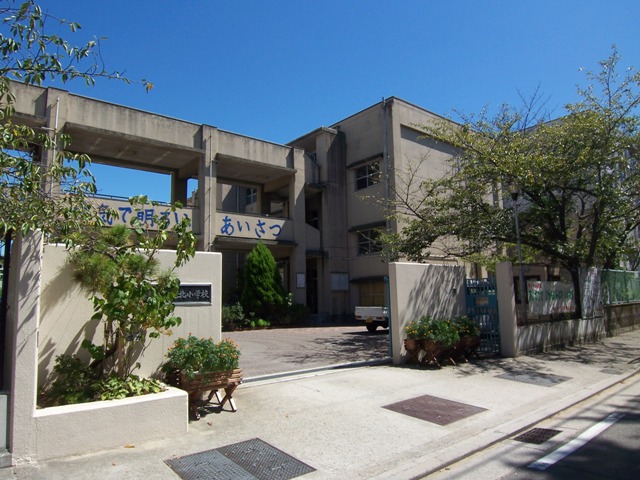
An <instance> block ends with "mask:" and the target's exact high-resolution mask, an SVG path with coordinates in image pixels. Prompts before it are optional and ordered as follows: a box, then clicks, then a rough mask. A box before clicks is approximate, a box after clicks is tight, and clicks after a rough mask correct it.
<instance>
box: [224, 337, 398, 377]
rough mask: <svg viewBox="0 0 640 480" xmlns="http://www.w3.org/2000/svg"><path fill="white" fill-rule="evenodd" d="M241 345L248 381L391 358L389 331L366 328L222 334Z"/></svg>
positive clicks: (241, 363)
mask: <svg viewBox="0 0 640 480" xmlns="http://www.w3.org/2000/svg"><path fill="white" fill-rule="evenodd" d="M222 337H223V338H231V339H232V340H234V341H235V342H237V343H238V345H239V347H240V351H241V355H240V367H242V369H243V373H244V377H245V378H252V377H258V376H262V375H272V374H277V373H284V372H292V371H298V370H306V369H310V368H319V367H327V366H331V365H341V364H345V363H353V362H364V361H371V360H379V359H384V358H387V357H389V335H388V330H384V329H378V330H377V331H376V332H375V333H369V332H367V330H366V329H365V327H364V326H346V327H344V326H329V327H310V328H274V329H266V330H244V331H239V332H222Z"/></svg>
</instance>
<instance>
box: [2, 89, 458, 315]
mask: <svg viewBox="0 0 640 480" xmlns="http://www.w3.org/2000/svg"><path fill="white" fill-rule="evenodd" d="M13 89H14V92H15V94H16V98H17V103H16V116H15V118H16V121H19V122H22V123H25V124H28V125H30V126H32V127H35V128H43V129H47V131H49V132H51V134H52V135H55V134H59V133H66V134H69V135H70V136H71V139H72V141H71V146H70V148H69V149H70V150H71V151H73V152H76V153H86V154H88V155H89V156H90V157H91V159H92V162H94V163H102V164H107V165H112V166H117V167H122V168H124V169H139V170H144V171H149V172H157V173H163V174H167V175H170V176H171V195H170V198H171V201H172V202H173V201H180V202H181V203H183V205H184V206H185V207H184V208H183V209H181V210H180V211H179V212H178V213H177V215H186V216H189V217H190V218H191V219H192V228H193V231H194V233H195V234H196V235H197V239H198V249H199V250H201V251H216V252H221V253H222V257H223V260H222V264H223V267H222V268H223V302H224V303H227V304H229V303H233V302H234V301H235V300H236V299H237V295H238V288H237V278H238V273H239V272H240V271H241V269H242V265H243V260H244V257H245V256H246V254H247V253H248V252H249V251H250V250H251V248H252V247H253V246H254V245H256V244H257V243H258V242H259V241H261V242H263V243H264V244H265V245H266V246H267V247H268V248H269V249H270V250H271V252H272V253H273V255H274V257H275V258H276V260H277V261H278V264H279V265H280V269H281V273H282V276H283V279H284V282H285V287H286V288H287V290H288V291H290V292H291V293H292V295H293V301H294V302H296V303H300V304H305V305H307V306H308V307H309V309H310V310H311V312H312V314H313V315H314V316H315V317H314V318H316V320H317V321H318V322H325V321H340V320H341V319H342V318H348V317H349V316H350V315H352V314H353V310H354V307H355V306H356V305H362V304H367V305H385V304H388V287H387V285H386V284H385V278H386V277H387V276H388V274H389V272H388V262H387V261H386V260H385V258H383V256H382V255H381V251H380V244H379V242H378V241H377V236H378V235H379V232H380V231H383V230H387V231H391V232H394V231H397V230H398V229H399V228H400V227H401V226H400V225H398V224H397V223H396V222H395V221H392V220H389V216H388V214H389V206H390V204H391V199H392V197H393V195H395V191H396V188H397V185H399V184H401V183H402V181H401V178H400V177H401V176H402V175H403V173H404V172H406V171H407V169H408V168H409V167H410V165H417V166H418V167H417V168H418V171H419V175H418V177H417V178H427V177H438V176H441V175H442V174H443V173H444V172H445V171H446V169H447V168H448V164H447V163H446V159H447V158H449V157H450V156H451V154H452V153H453V152H452V151H450V150H449V149H448V148H447V147H446V146H443V145H437V144H435V142H433V141H431V140H429V139H427V138H424V137H423V136H422V133H421V131H420V129H419V125H425V124H429V123H430V122H432V121H434V120H435V119H437V118H439V117H437V116H436V115H434V114H432V113H430V112H428V111H426V110H424V109H422V108H420V107H417V106H415V105H412V104H410V103H408V102H406V101H404V100H401V99H399V98H395V97H391V98H388V99H385V100H383V101H381V102H378V103H376V104H374V105H372V106H371V107H369V108H366V109H365V110H362V111H360V112H358V113H355V114H354V115H352V116H350V117H348V118H345V119H343V120H341V121H339V122H337V123H334V124H332V125H330V126H329V127H321V128H318V129H316V130H314V131H312V132H310V133H308V134H306V135H304V136H302V137H300V138H298V139H296V140H293V141H292V142H290V143H289V144H287V145H279V144H275V143H271V142H268V141H263V140H257V139H254V138H249V137H246V136H243V135H239V134H235V133H231V132H227V131H224V130H221V129H219V128H217V127H213V126H209V125H202V124H197V123H192V122H188V121H183V120H177V119H173V118H168V117H166V116H162V115H156V114H153V113H148V112H143V111H140V110H136V109H132V108H128V107H125V106H120V105H114V104H111V103H106V102H102V101H99V100H95V99H90V98H86V97H82V96H78V95H74V94H72V93H70V92H67V91H63V90H59V89H54V88H42V87H36V86H28V85H24V84H14V85H13ZM50 158H51V155H50V153H47V152H44V154H43V160H44V161H45V162H46V161H49V159H50ZM122 172H123V173H122V174H123V175H126V170H122ZM188 185H191V186H193V185H196V186H197V187H196V188H195V189H193V191H189V189H190V188H192V187H188ZM106 193H108V192H106ZM135 194H137V192H131V195H135ZM95 201H96V202H97V203H98V205H108V206H110V207H112V208H114V209H116V211H118V212H119V213H120V217H119V219H116V220H115V221H116V222H117V221H121V222H127V221H128V218H129V217H128V215H129V214H131V210H130V208H129V206H128V202H126V201H124V199H117V198H110V197H99V198H96V199H95ZM155 208H160V209H161V208H162V206H159V207H155ZM156 213H157V212H156ZM435 258H436V259H437V256H436V257H435ZM441 261H442V263H447V262H446V261H445V260H444V259H441Z"/></svg>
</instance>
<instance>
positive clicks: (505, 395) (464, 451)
mask: <svg viewBox="0 0 640 480" xmlns="http://www.w3.org/2000/svg"><path fill="white" fill-rule="evenodd" d="M637 357H640V330H638V331H635V332H633V333H630V334H626V335H622V336H619V337H615V338H610V339H606V340H605V341H603V342H601V343H597V344H592V345H587V346H582V347H575V348H568V349H566V350H563V351H561V352H553V353H549V354H543V355H534V356H526V357H519V358H517V359H485V360H477V361H473V362H472V363H470V364H464V365H459V366H456V367H453V366H448V367H445V368H442V369H440V370H435V369H424V368H417V367H411V366H401V367H396V366H391V365H378V366H370V367H360V368H342V369H332V370H322V371H314V372H310V373H306V374H302V373H301V374H298V375H294V376H287V377H283V378H279V379H277V380H263V381H253V382H248V383H246V384H244V385H242V386H241V387H240V388H239V389H238V390H237V391H236V395H235V398H236V401H237V405H238V411H237V412H236V413H231V412H227V411H225V412H218V411H216V410H213V409H212V410H211V412H210V413H208V414H206V415H204V416H203V417H202V419H201V420H200V421H198V422H195V421H194V422H191V423H190V431H189V433H188V434H187V435H184V436H182V437H179V438H174V439H168V440H163V441H153V442H148V443H146V444H143V445H135V446H128V447H134V448H126V447H125V446H123V448H120V449H115V450H110V451H105V452H100V453H96V454H92V455H84V456H80V457H74V458H64V459H59V460H54V461H49V462H45V463H41V464H36V465H29V466H20V467H15V468H10V469H4V470H2V471H0V479H8V478H20V479H47V480H57V479H65V480H66V479H69V478H74V479H85V478H86V479H92V480H98V479H124V478H126V479H148V478H153V479H172V480H176V479H178V478H181V477H179V476H178V475H177V474H176V473H175V472H174V470H172V468H170V467H169V465H168V464H167V463H166V461H167V460H169V461H173V462H174V466H179V465H180V464H181V462H182V463H183V464H184V465H187V466H190V467H192V468H195V469H196V470H197V469H204V468H207V465H209V464H213V467H212V469H213V470H212V472H213V473H209V474H207V475H206V476H204V477H198V476H196V475H195V471H192V473H194V475H193V476H189V477H184V478H191V479H195V478H229V479H235V478H293V477H291V476H285V475H284V474H285V473H287V472H289V471H291V470H287V469H295V468H298V469H299V470H297V473H296V474H301V473H304V472H308V473H305V474H304V475H303V476H302V477H301V478H308V479H345V478H349V479H357V478H361V479H411V478H420V477H421V476H424V475H426V474H428V473H430V472H434V471H437V470H438V469H440V468H442V467H443V466H445V465H447V464H450V463H451V462H453V461H455V460H457V459H460V458H463V457H465V456H467V455H469V454H471V453H474V452H477V451H480V450H482V449H484V448H487V447H488V446H490V445H492V444H494V443H495V442H498V441H500V440H502V439H504V438H508V437H510V436H512V435H514V434H516V433H520V432H522V431H525V430H527V429H529V428H530V427H531V426H533V425H534V424H535V423H537V422H538V421H540V420H542V419H544V418H547V417H549V416H551V415H554V414H555V413H557V412H558V411H561V410H563V409H566V408H568V407H569V406H572V405H574V404H576V403H577V402H580V401H581V400H583V399H585V398H589V397H591V396H593V395H595V394H597V393H598V392H601V391H603V390H605V389H607V388H609V387H610V386H612V385H615V384H617V383H619V382H623V381H631V380H629V379H630V377H632V376H634V375H637V374H638V372H639V371H640V363H637V362H635V363H629V361H630V360H632V359H634V358H637ZM634 378H635V377H634ZM432 397H435V400H436V403H437V404H438V405H442V404H444V405H445V406H447V409H445V410H444V411H442V412H441V413H442V415H439V414H438V412H434V411H433V410H434V408H435V407H431V406H430V405H431V404H429V403H427V404H425V403H422V407H420V408H417V409H416V408H415V407H416V405H418V406H420V405H421V403H420V402H424V401H425V399H432ZM400 402H404V403H400ZM452 402H455V403H452ZM403 406H406V411H404V410H403ZM412 408H413V412H414V413H415V412H417V413H418V414H421V413H425V412H426V413H428V416H429V420H424V419H421V418H416V417H414V416H410V415H407V414H405V413H411V409H412ZM452 412H453V413H452ZM450 414H451V415H453V414H455V415H453V417H454V418H453V420H454V421H452V422H451V423H446V420H451V418H443V417H448V416H449V415H450ZM443 420H444V421H443ZM140 421H144V419H142V418H141V419H140ZM122 428H130V426H127V425H123V426H122ZM99 434H100V432H96V435H99ZM200 452H205V453H200ZM221 452H225V454H228V455H229V457H225V456H224V455H223V454H222V453H221ZM234 452H235V453H234ZM238 452H240V454H242V455H245V457H246V455H249V454H250V453H252V452H253V453H256V454H257V456H254V457H252V459H250V461H249V462H248V463H245V464H244V466H245V468H246V469H247V470H246V471H252V469H253V475H252V476H249V475H248V474H246V473H244V474H243V476H240V475H239V474H238V470H237V468H238V465H239V464H240V463H241V460H242V459H240V457H238V456H237V455H239V453H238ZM191 454H199V455H198V458H199V461H198V462H193V461H192V460H193V458H194V457H188V455H191ZM233 455H236V457H234V456H233ZM242 455H240V456H242ZM270 455H276V456H278V455H279V457H278V458H277V459H274V460H273V461H272V460H271V458H272V457H270ZM229 458H232V459H235V460H233V461H232V460H229ZM243 458H244V457H243ZM189 462H191V463H189ZM208 462H209V463H208ZM225 462H226V463H225ZM273 462H275V463H273ZM184 465H183V466H184ZM234 469H235V470H234ZM278 469H280V470H278ZM285 470H286V471H285ZM279 472H282V474H283V475H281V476H278V475H279Z"/></svg>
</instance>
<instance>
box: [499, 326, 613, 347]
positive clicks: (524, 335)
mask: <svg viewBox="0 0 640 480" xmlns="http://www.w3.org/2000/svg"><path fill="white" fill-rule="evenodd" d="M500 320H501V321H502V319H500ZM606 336H607V332H606V328H605V323H604V318H603V317H598V318H589V319H577V320H559V321H554V322H544V323H537V324H534V325H528V326H523V327H519V328H518V346H517V351H518V354H519V355H526V354H529V353H539V352H545V351H547V350H554V349H559V348H564V347H566V346H569V345H579V344H581V343H590V342H597V341H598V340H600V339H602V338H604V337H606Z"/></svg>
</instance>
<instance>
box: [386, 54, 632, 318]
mask: <svg viewBox="0 0 640 480" xmlns="http://www.w3.org/2000/svg"><path fill="white" fill-rule="evenodd" d="M618 63H619V56H618V52H617V49H616V48H615V47H613V52H612V54H611V56H610V57H609V58H608V59H606V60H604V61H602V62H600V67H601V71H600V72H599V73H595V74H594V73H591V72H589V73H587V78H588V80H589V81H590V82H591V84H590V85H589V86H587V87H586V88H582V89H579V94H580V96H581V100H580V101H579V102H577V103H575V104H570V105H567V106H566V115H565V116H563V117H561V118H559V119H556V120H554V121H549V119H548V116H547V115H545V114H543V113H541V112H542V110H541V103H540V97H539V96H538V95H537V94H536V95H534V96H533V97H532V98H531V100H529V101H527V102H524V107H523V108H521V109H514V108H511V107H509V106H507V105H505V106H503V107H502V108H501V109H500V110H499V112H498V113H497V115H495V116H493V117H490V116H489V115H488V114H487V112H486V111H485V112H481V113H480V114H479V115H478V116H471V117H465V118H464V119H463V122H461V123H454V122H451V121H442V122H438V123H436V124H434V125H427V126H424V127H423V129H424V132H425V135H427V136H429V137H431V138H433V139H435V140H436V141H439V142H445V143H447V144H449V145H452V146H454V147H456V149H457V151H458V152H459V153H458V154H457V155H454V156H453V157H452V158H451V160H450V170H449V172H448V174H447V175H445V176H444V177H443V178H441V179H437V180H427V181H424V182H422V183H421V185H420V190H421V195H419V196H418V197H417V198H415V199H412V200H407V198H408V197H406V196H405V197H402V196H398V200H399V201H398V202H397V203H398V204H397V206H398V209H399V211H400V216H403V217H404V219H405V220H406V222H407V223H406V224H405V226H404V228H403V229H402V231H401V233H400V234H399V235H397V236H395V237H393V238H392V240H393V241H395V242H397V244H396V245H395V248H396V249H397V251H399V252H400V253H403V254H405V255H407V256H408V257H409V258H411V259H414V260H422V259H424V258H426V257H427V256H428V255H429V249H430V248H431V249H432V248H434V247H436V246H437V247H438V248H439V249H440V250H441V251H442V252H444V254H446V255H450V256H455V257H460V258H467V259H468V258H470V257H474V256H475V257H477V256H478V255H482V256H484V257H488V258H491V259H494V260H495V259H496V258H499V257H500V255H501V254H502V252H503V251H504V247H505V246H508V245H514V244H515V243H516V232H515V226H514V216H513V214H514V211H513V209H514V202H513V201H512V200H511V198H510V196H509V186H511V185H516V186H517V187H518V190H519V194H520V208H519V210H520V225H521V229H520V230H521V242H522V245H523V247H524V248H525V249H526V251H527V252H528V254H529V255H531V256H534V257H538V258H544V259H547V260H549V261H551V262H554V263H556V264H559V265H561V266H563V267H565V268H566V269H567V270H568V271H569V272H570V274H571V276H572V279H573V284H574V288H575V292H576V295H577V298H576V305H577V307H578V309H579V308H580V303H581V302H580V297H579V273H578V272H579V269H580V268H585V267H593V266H599V267H605V268H615V267H616V266H619V265H620V262H621V261H623V260H628V259H630V255H631V254H633V253H634V252H637V246H638V243H637V239H636V238H635V237H634V236H633V235H632V234H633V232H634V231H636V229H637V228H638V226H639V225H640V209H638V202H639V200H640V171H639V170H638V164H637V160H636V159H637V155H638V152H639V149H638V147H639V141H640V136H639V133H640V116H638V105H639V104H640V89H639V86H640V74H638V73H636V72H634V71H633V69H628V70H626V71H625V73H624V75H623V76H622V77H620V76H619V75H618V73H617V71H616V68H617V66H618ZM387 240H389V238H387ZM578 313H580V312H578Z"/></svg>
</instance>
